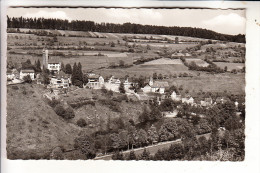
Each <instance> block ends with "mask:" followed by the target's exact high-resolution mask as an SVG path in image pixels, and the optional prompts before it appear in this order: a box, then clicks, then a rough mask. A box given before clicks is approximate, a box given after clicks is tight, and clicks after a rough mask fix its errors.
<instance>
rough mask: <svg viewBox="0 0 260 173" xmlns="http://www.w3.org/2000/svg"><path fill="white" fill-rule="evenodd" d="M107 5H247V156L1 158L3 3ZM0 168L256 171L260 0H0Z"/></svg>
mask: <svg viewBox="0 0 260 173" xmlns="http://www.w3.org/2000/svg"><path fill="white" fill-rule="evenodd" d="M28 5H35V6H40V5H44V6H62V5H63V6H65V5H66V6H68V5H70V6H75V7H76V6H92V7H93V6H109V7H112V6H113V7H144V6H145V7H158V6H159V7H209V8H222V9H223V8H224V9H225V8H246V10H247V12H246V17H247V25H246V42H247V43H246V156H245V161H243V162H206V161H202V162H188V161H181V162H180V161H170V162H160V161H157V162H152V161H138V162H134V161H132V162H125V161H22V160H17V161H10V160H7V159H6V150H5V148H6V143H5V138H4V136H5V134H6V129H5V127H6V121H5V116H6V109H5V107H6V103H5V100H6V99H5V97H6V85H5V84H6V82H5V79H6V77H5V71H6V68H5V67H6V62H5V59H6V33H5V31H6V22H5V21H6V16H5V14H6V8H7V6H28ZM1 19H2V20H1V46H2V47H1V65H2V68H1V74H2V77H1V80H2V81H1V115H2V116H1V136H2V139H1V159H2V160H1V164H2V165H1V172H4V173H14V172H15V173H16V172H19V173H30V172H33V173H47V172H48V173H49V172H86V171H91V172H110V171H111V172H114V173H117V172H129V173H130V172H131V173H133V172H141V171H142V172H166V171H167V172H176V171H178V172H180V171H181V172H193V173H194V172H199V173H203V172H205V173H208V172H211V173H214V172H216V173H220V172H230V173H231V172H235V173H238V172H243V173H245V172H250V173H254V172H257V173H258V172H260V166H259V165H260V164H259V163H260V159H259V156H260V152H259V146H260V144H259V141H260V140H259V136H260V135H259V122H260V119H259V115H260V111H259V107H260V106H259V103H260V102H259V98H260V97H259V96H260V93H259V86H260V75H259V74H260V73H259V72H260V68H259V67H260V26H259V25H257V24H256V22H255V20H257V21H258V23H260V2H234V1H229V2H225V1H206V2H202V1H197V2H194V1H193V2H191V1H188V2H180V1H177V2H173V1H123V0H122V1H117V0H114V1H73V2H71V1H70V2H68V1H61V0H56V1H51V0H48V1H27V0H23V1H18V0H10V1H4V2H3V1H2V2H1Z"/></svg>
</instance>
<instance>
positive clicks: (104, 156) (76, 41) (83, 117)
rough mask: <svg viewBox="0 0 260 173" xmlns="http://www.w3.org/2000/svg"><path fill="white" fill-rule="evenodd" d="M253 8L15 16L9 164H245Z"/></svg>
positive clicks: (40, 11)
mask: <svg viewBox="0 0 260 173" xmlns="http://www.w3.org/2000/svg"><path fill="white" fill-rule="evenodd" d="M245 14H246V10H245V9H225V10H223V9H191V8H189V9H176V8H172V9H154V8H139V9H137V8H128V9H124V8H36V7H31V8H22V7H17V8H14V7H10V8H8V9H7V14H6V17H7V21H6V22H7V24H6V25H7V29H6V33H7V51H6V52H7V54H6V57H7V59H6V79H5V80H6V84H7V86H6V102H7V103H6V105H7V108H6V109H7V116H6V131H7V133H6V151H7V159H10V160H17V159H19V160H20V159H22V160H124V161H133V160H136V161H139V160H145V161H148V160H149V161H176V160H178V161H232V162H242V161H244V159H245V119H246V115H245V97H246V93H245V87H246V82H245V74H246V67H245V61H246V58H245V55H246V44H247V43H246V35H245V34H246V16H245Z"/></svg>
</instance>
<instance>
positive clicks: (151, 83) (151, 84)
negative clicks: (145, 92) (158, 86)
mask: <svg viewBox="0 0 260 173" xmlns="http://www.w3.org/2000/svg"><path fill="white" fill-rule="evenodd" d="M149 85H150V86H153V77H150V81H149Z"/></svg>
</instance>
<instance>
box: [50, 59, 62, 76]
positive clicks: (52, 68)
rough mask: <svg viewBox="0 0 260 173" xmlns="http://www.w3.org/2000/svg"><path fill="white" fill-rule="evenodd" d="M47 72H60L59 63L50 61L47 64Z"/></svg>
mask: <svg viewBox="0 0 260 173" xmlns="http://www.w3.org/2000/svg"><path fill="white" fill-rule="evenodd" d="M48 70H50V71H53V72H55V73H56V72H59V71H60V70H61V63H60V62H58V61H55V60H50V61H49V62H48Z"/></svg>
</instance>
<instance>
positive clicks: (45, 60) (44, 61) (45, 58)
mask: <svg viewBox="0 0 260 173" xmlns="http://www.w3.org/2000/svg"><path fill="white" fill-rule="evenodd" d="M48 53H49V52H48V50H47V49H43V50H42V68H43V67H45V68H48V60H49V55H48Z"/></svg>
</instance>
